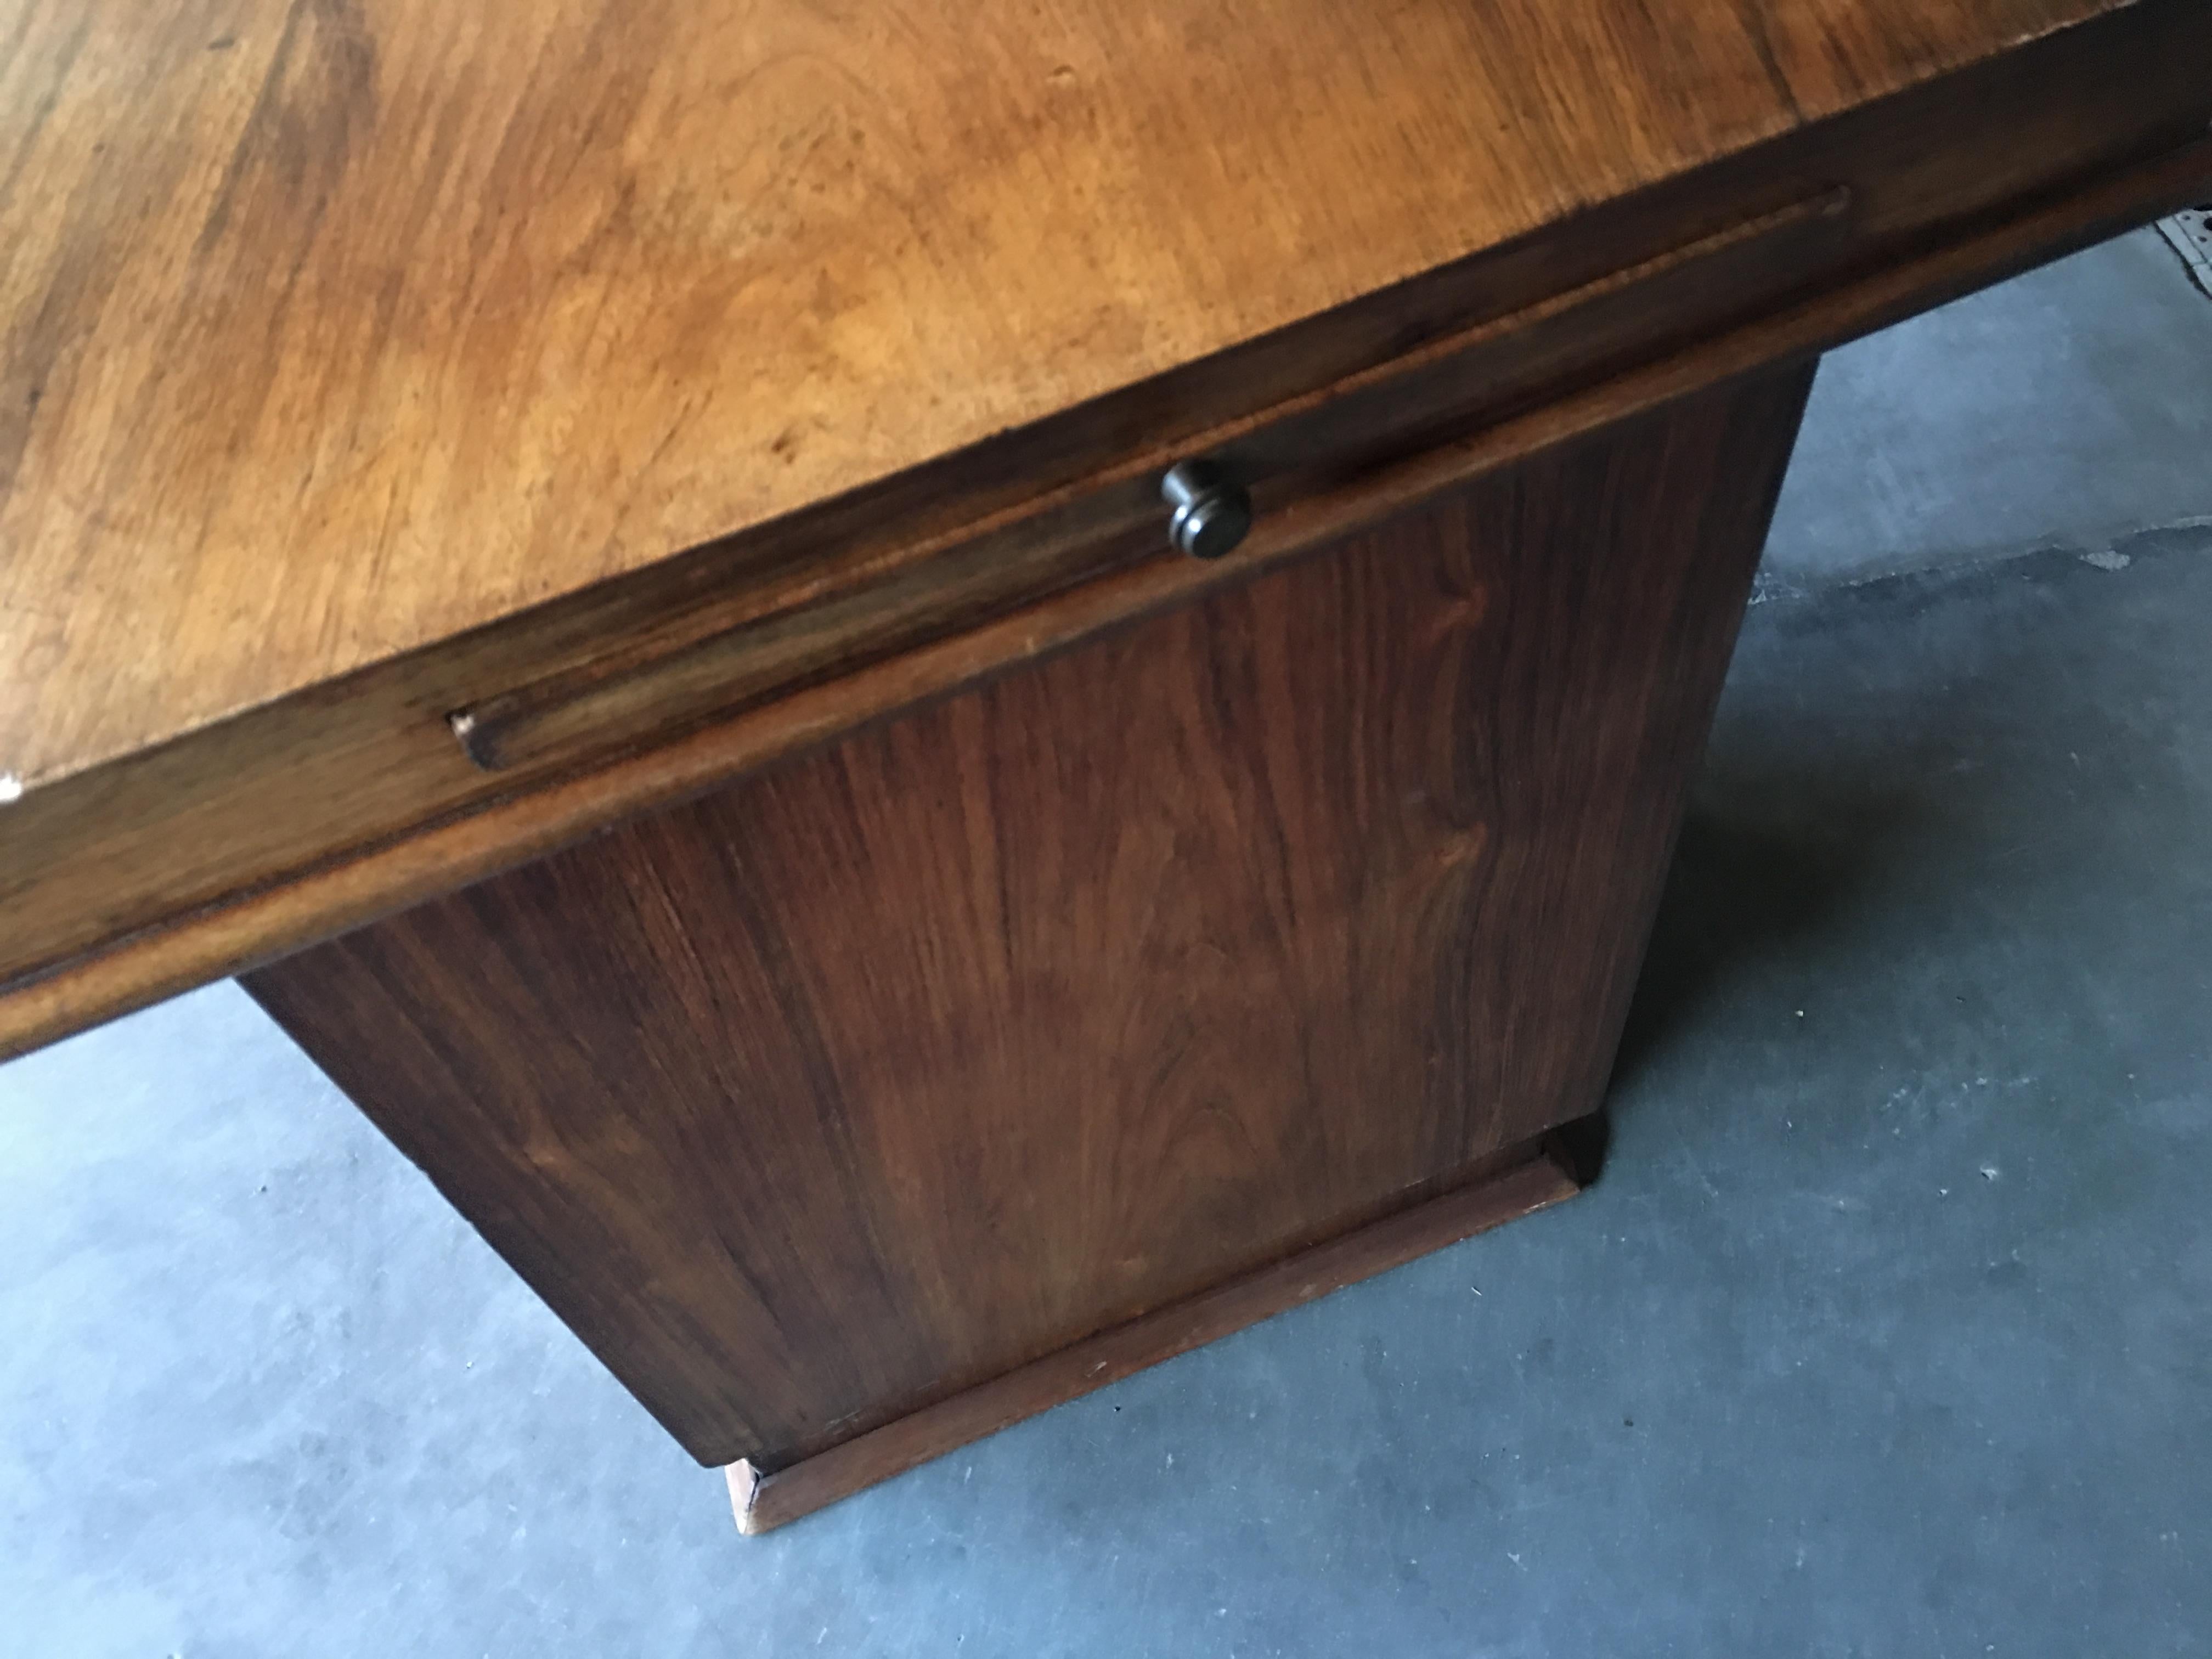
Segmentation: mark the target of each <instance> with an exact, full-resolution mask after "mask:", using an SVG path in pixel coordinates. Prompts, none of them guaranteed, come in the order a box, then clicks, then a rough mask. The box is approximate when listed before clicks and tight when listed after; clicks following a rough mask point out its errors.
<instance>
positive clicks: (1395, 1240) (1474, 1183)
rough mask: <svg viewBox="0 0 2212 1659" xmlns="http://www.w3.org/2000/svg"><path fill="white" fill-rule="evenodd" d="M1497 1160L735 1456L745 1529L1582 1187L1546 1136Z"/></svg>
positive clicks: (771, 1523)
mask: <svg viewBox="0 0 2212 1659" xmlns="http://www.w3.org/2000/svg"><path fill="white" fill-rule="evenodd" d="M1517 1150H1518V1149H1516V1151H1517ZM1500 1162H1501V1164H1502V1167H1501V1168H1499V1169H1498V1170H1496V1171H1494V1172H1493V1171H1485V1172H1484V1173H1483V1174H1480V1175H1479V1176H1475V1177H1474V1178H1473V1179H1471V1180H1470V1181H1468V1183H1467V1184H1466V1185H1465V1186H1462V1187H1460V1188H1455V1190H1453V1191H1451V1192H1448V1193H1444V1194H1440V1195H1439V1196H1437V1197H1435V1198H1432V1199H1429V1200H1426V1201H1425V1202H1423V1203H1419V1204H1415V1205H1413V1206H1411V1207H1410V1208H1407V1209H1403V1210H1398V1211H1395V1212H1392V1213H1390V1214H1389V1215H1387V1216H1384V1217H1383V1218H1382V1219H1381V1220H1379V1221H1371V1222H1369V1223H1368V1224H1367V1225H1365V1226H1364V1227H1357V1228H1354V1229H1353V1230H1352V1231H1351V1232H1349V1233H1346V1234H1345V1235H1344V1236H1343V1237H1339V1238H1333V1239H1330V1240H1328V1242H1327V1243H1321V1244H1316V1245H1315V1246H1313V1247H1312V1248H1311V1249H1306V1250H1302V1251H1300V1252H1299V1253H1298V1254H1297V1255H1293V1256H1291V1257H1289V1258H1288V1259H1286V1260H1285V1261H1278V1262H1274V1263H1272V1264H1271V1265H1269V1266H1267V1267H1261V1268H1260V1269H1258V1270H1257V1271H1255V1272H1253V1273H1247V1274H1245V1275H1244V1276H1243V1277H1242V1278H1239V1279H1231V1280H1230V1281H1229V1282H1228V1283H1227V1284H1225V1285H1217V1286H1216V1287H1214V1288H1213V1289H1212V1290H1210V1291H1200V1293H1199V1294H1198V1295H1196V1296H1194V1297H1188V1298H1186V1299H1185V1300H1183V1301H1181V1302H1176V1303H1170V1304H1169V1305H1168V1306H1166V1307H1164V1308H1157V1309H1154V1310H1152V1312H1150V1313H1146V1314H1140V1315H1139V1316H1137V1317H1136V1318H1134V1319H1133V1320H1131V1321H1129V1322H1127V1324H1123V1325H1116V1326H1115V1327H1114V1328H1112V1329H1110V1330H1104V1331H1101V1332H1099V1333H1098V1334H1097V1335H1095V1336H1089V1337H1085V1339H1084V1340H1082V1341H1080V1342H1077V1343H1073V1344H1071V1345H1070V1346H1067V1347H1065V1348H1062V1349H1061V1350H1060V1352H1057V1353H1054V1354H1048V1355H1047V1356H1046V1357H1045V1358H1042V1359H1039V1360H1035V1361H1032V1362H1031V1363H1030V1364H1027V1365H1024V1366H1022V1367H1021V1368H1019V1369H1018V1370H1012V1371H1009V1372H1008V1373H1006V1375H1005V1376H998V1377H994V1378H992V1379H991V1380H990V1381H989V1382H987V1383H978V1384H977V1385H976V1386H975V1387H974V1388H972V1389H967V1390H966V1391H965V1392H963V1393H961V1394H957V1395H953V1396H952V1397H951V1399H950V1400H945V1401H939V1402H938V1403H937V1404H936V1405H934V1406H930V1407H925V1408H923V1409H922V1410H921V1411H918V1412H915V1413H911V1414H910V1415H908V1416H906V1417H902V1418H898V1419H894V1420H893V1421H891V1422H889V1423H886V1424H884V1425H883V1426H882V1427H881V1428H878V1429H872V1430H870V1431H868V1432H867V1433H866V1434H863V1435H859V1436H856V1437H854V1438H853V1439H851V1440H848V1441H844V1442H842V1443H839V1444H837V1445H835V1446H832V1447H831V1448H829V1450H827V1451H824V1452H819V1453H817V1454H816V1455H814V1456H812V1457H809V1458H804V1459H802V1460H800V1461H799V1462H796V1463H793V1464H790V1465H788V1466H787V1467H785V1468H778V1469H763V1468H756V1467H755V1466H754V1465H752V1464H750V1463H747V1462H738V1463H732V1464H731V1465H730V1466H729V1468H727V1469H726V1471H725V1472H724V1473H725V1474H726V1477H727V1479H728V1482H729V1488H730V1507H731V1508H732V1510H733V1511H734V1512H735V1513H736V1516H737V1520H738V1530H739V1531H740V1532H744V1533H763V1532H769V1531H771V1530H773V1529H774V1528H777V1527H781V1526H786V1525H787V1524H789V1523H790V1522H793V1521H796V1520H799V1518H800V1517H801V1516H808V1515H811V1514H812V1513H813V1512H814V1511H815V1510H818V1509H823V1508H824V1507H826V1506H827V1505H829V1504H834V1503H836V1502H837V1501H838V1500H839V1499H840V1498H850V1497H851V1496H852V1495H853V1494H854V1492H860V1491H862V1490H863V1489H865V1488H866V1487H868V1486H874V1485H875V1484H876V1483H877V1482H878V1481H881V1480H889V1479H890V1478H891V1477H892V1476H893V1475H896V1474H904V1473H905V1472H906V1471H907V1470H908V1469H910V1468H915V1467H916V1466H917V1465H919V1464H921V1463H926V1462H929V1460H930V1459H932V1458H934V1457H942V1456H943V1455H945V1453H946V1452H949V1451H951V1450H953V1449H955V1448H957V1447H960V1446H964V1445H966V1444H968V1443H969V1442H970V1441H974V1440H980V1439H981V1438H982V1437H984V1436H985V1435H988V1434H995V1433H997V1432H998V1431H1000V1429H1003V1428H1006V1427H1007V1426H1008V1425H1011V1424H1014V1423H1018V1422H1020V1421H1021V1420H1022V1419H1024V1418H1025V1417H1034V1416H1036V1414H1037V1413H1039V1412H1042V1411H1045V1410H1048V1409H1049V1408H1050V1407H1054V1406H1057V1405H1060V1404H1062V1403H1064V1402H1066V1401H1070V1400H1079V1399H1080V1398H1082V1397H1083V1396H1084V1395H1086V1394H1091V1393H1095V1392H1096V1391H1097V1390H1098V1389H1103V1388H1105V1387H1106V1386H1107V1385H1108V1384H1109V1383H1116V1382H1119V1381H1120V1380H1121V1378H1122V1377H1125V1376H1129V1375H1130V1374H1131V1373H1132V1372H1134V1371H1139V1370H1144V1369H1145V1367H1146V1366H1147V1365H1157V1364H1159V1363H1160V1362H1161V1361H1163V1360H1166V1359H1172V1358H1175V1357H1176V1355H1177V1354H1181V1353H1188V1352H1190V1350H1191V1349H1193V1348H1196V1347H1200V1346H1204V1345H1205V1344H1206V1343H1208V1342H1212V1341H1213V1340H1216V1339H1217V1338H1218V1337H1223V1336H1226V1335H1228V1334H1230V1333H1231V1331H1237V1330H1241V1329H1243V1328H1244V1327H1245V1326H1247V1325H1251V1324H1255V1323H1257V1322H1259V1321H1261V1320H1262V1319H1267V1318H1270V1317H1272V1316H1274V1315H1276V1314H1279V1313H1281V1312H1284V1311H1285V1310H1287V1309H1291V1308H1295V1307H1299V1306H1302V1305H1303V1304H1306V1303H1308V1302H1310V1301H1312V1300H1314V1299H1315V1298H1316V1297H1322V1296H1326V1295H1328V1293H1329V1292H1330V1291H1338V1290H1341V1289H1343V1288H1344V1287H1345V1286H1346V1285H1356V1284H1358V1282H1359V1281H1360V1280H1361V1279H1372V1278H1373V1277H1375V1275H1376V1274H1377V1273H1387V1272H1389V1270H1390V1269H1391V1268H1393V1267H1402V1266H1403V1265H1404V1264H1405V1263H1407V1262H1408V1261H1413V1259H1414V1258H1415V1257H1417V1256H1422V1255H1427V1254H1428V1253H1429V1252H1430V1251H1431V1250H1440V1249H1443V1247H1444V1246H1446V1245H1447V1244H1456V1243H1459V1242H1460V1241H1461V1240H1462V1239H1464V1238H1470V1237H1474V1235H1475V1234H1476V1233H1479V1232H1483V1231H1487V1230H1488V1229H1490V1228H1492V1227H1495V1226H1498V1225H1500V1224H1502V1223H1504V1222H1507V1221H1512V1220H1516V1219H1518V1218H1520V1217H1522V1216H1525V1215H1528V1214H1531V1213H1533V1212H1535V1211H1537V1210H1541V1209H1544V1208H1546V1207H1547V1206H1551V1205H1553V1204H1557V1203H1559V1201H1560V1200H1563V1199H1567V1198H1571V1197H1573V1196H1574V1194H1576V1193H1577V1192H1578V1191H1580V1190H1581V1184H1580V1182H1578V1181H1577V1179H1576V1177H1575V1176H1574V1175H1573V1174H1572V1173H1571V1170H1570V1169H1569V1167H1568V1165H1567V1164H1565V1162H1564V1161H1563V1160H1562V1159H1560V1158H1559V1157H1557V1156H1555V1155H1554V1154H1553V1153H1552V1152H1549V1151H1547V1150H1545V1149H1543V1148H1542V1147H1541V1146H1540V1147H1539V1148H1537V1149H1536V1152H1535V1155H1534V1157H1528V1158H1517V1159H1516V1158H1512V1157H1510V1155H1509V1157H1508V1158H1504V1159H1502V1160H1500Z"/></svg>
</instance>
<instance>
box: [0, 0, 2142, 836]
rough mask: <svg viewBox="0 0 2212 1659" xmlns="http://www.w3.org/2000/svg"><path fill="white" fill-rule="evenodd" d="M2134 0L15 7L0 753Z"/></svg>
mask: <svg viewBox="0 0 2212 1659" xmlns="http://www.w3.org/2000/svg"><path fill="white" fill-rule="evenodd" d="M2120 6H2121V0H1411V3H1407V4H1403V5H1399V6H1395V7H1385V8H1376V7H1369V6H1346V5H1342V4H1340V3H1334V0H1269V3H1265V4H1260V3H1250V0H1211V3H1206V4H1203V5H1201V4H1197V3H1190V0H1162V3H1152V4H1149V5H1147V4H1142V3H1139V4H1129V3H1126V0H1021V3H1015V0H957V3H954V0H902V3H896V4H883V5H848V4H839V3H830V0H821V3H810V0H752V3H743V0H690V3H686V4H683V5H675V4H669V3H663V0H623V3H615V0H541V3H537V4H531V5H492V4H489V3H482V0H464V3H458V4H456V3H451V0H435V3H434V0H175V3H162V4H155V3H152V0H0V40H5V41H6V43H7V45H6V49H5V50H4V51H0V329H4V336H0V338H3V339H4V344H3V345H0V779H8V780H12V782H10V783H9V785H8V786H7V787H9V792H10V793H14V792H15V788H16V787H36V786H37V785H38V784H40V783H41V782H43V781H49V780H53V779H58V778H61V777H65V776H68V775H71V774H73V773H76V772H79V771H82V770H83V769H88V768H90V767H94V766H96V765H98V764H100V763H102V762H103V761H106V760H110V759H112V758H114V757H119V756H124V755H128V754H132V753H135V752H137V751H139V750H144V749H146V748H149V747H150V746H152V745H155V744H160V743H161V742H163V741H164V740H166V739H168V738H173V737H176V736H178V735H179V734H182V733H184V732H190V731H191V730H194V729H195V728H197V727H199V726H204V725H205V724H207V723H208V722H210V721H212V720H217V719H220V718H222V716H224V715H226V714H231V713H234V712H236V711H239V710H242V709H245V708H251V707H253V706H256V705H258V704H261V703H264V702H270V701H271V700H274V699H276V698H279V697H282V696H286V695H287V694H289V693H292V692H295V691H298V690H301V689H303V688H307V687H310V686H313V685H316V684H320V683H322V682H324V681H326V680H328V679H330V678H332V677H334V676H337V675H339V674H342V673H344V672H345V671H348V670H350V669H353V668H356V667H358V666H361V665H364V664H367V663H370V662H373V661H375V660H378V659H383V658H386V657H390V656H392V655H394V654H396V653H403V652H406V651H408V650H410V649H412V648H415V647H422V646H425V645H428V644H430V643H433V642H435V641H441V640H443V639H446V638H448V637H450V636H452V635H455V634H457V633H459V632H461V631H462V630H465V629H471V628H472V627H476V626H477V625H480V624H483V623H489V622H492V621H495V620H496V619H498V618H500V617H503V616H505V615H507V614H508V613H510V612H512V611H515V610H517V609H518V608H520V607H523V606H526V605H531V604H532V603H535V602H538V601H540V600H544V599H550V598H553V597H555V596H557V595H561V594H564V593H568V592H574V591H575V590H577V589H580V588H582V587H585V586H590V585H592V584H593V583H595V582H599V581H601V580H605V579H608V578H611V577H615V576H618V575H621V574H624V573H628V572H632V571H635V570H637V569H638V568H641V567H643V566H645V565H648V564H651V563H653V562H656V561H659V560H660V559H663V558H665V557H666V556H669V555H671V554H672V553H674V552H676V551H678V550H682V549H684V548H686V547H688V546H691V545H694V544H698V543H701V542H702V541H705V540H707V539H708V538H714V537H717V536H721V535H726V534H728V533H731V532H737V531H740V530H743V529H744V528H746V527H748V526H757V525H760V524H762V523H764V522H766V521H768V520H774V519H776V518H778V517H780V516H781V515H784V514H787V513H791V512H793V511H794V510H797V509H799V508H801V507H805V506H807V505H809V504H810V503H814V502H817V501H822V500H823V499H825V498H828V497H831V496H835V495H839V494H841V493H842V492H845V491H848V490H850V489H854V488H856V487H858V486H860V485H863V484H866V483H869V482H871V481H874V480H879V479H882V478H884V477H889V476H891V475H895V474H897V473H900V472H902V471H907V470H909V469H912V468H915V467H916V466H918V465H921V464H923V463H925V462H927V461H930V460H931V459H933V458H937V457H941V456H944V455H946V454H948V453H951V452H954V451H957V450H959V449H961V448H962V447H965V446H969V445H971V444H974V443H975V442H977V441H981V440H983V439H985V438H987V437H988V436H990V435H993V434H995V433H999V432H1001V431H1005V430H1007V429H1011V428H1023V427H1024V426H1026V425H1028V424H1030V423H1032V422H1037V421H1039V420H1041V419H1042V418H1044V417H1046V416H1050V415H1052V414H1054V413H1055V412H1057V411H1060V410H1064V409H1066V408H1068V407H1070V406H1073V405H1076V404H1083V403H1085V401H1086V400H1091V399H1094V398H1100V397H1102V396H1103V395H1106V394H1108V393H1110V392H1114V391H1115V390H1116V389H1118V388H1122V387H1126V386H1131V385H1133V384H1136V383H1139V382H1142V381H1144V380H1147V379H1148V378H1150V377H1154V376H1157V375H1159V374H1163V373H1164V372H1166V371H1169V370H1171V369H1173V368H1176V367H1178V366H1179V365H1182V364H1186V363H1188V362H1192V361H1194V360H1195V359H1199V358H1202V357H1205V356H1208V355H1210V354H1212V353H1215V352H1218V351H1220V350H1222V349H1225V348H1228V347H1231V346H1232V345H1234V344H1236V343H1239V342H1242V341H1246V340H1249V339H1251V338H1253V337H1256V336H1260V335H1262V334H1265V333H1267V332H1268V331H1273V330H1276V329H1279V328H1282V327H1284V326H1286V325H1290V324H1292V323H1294V322H1296V321H1297V320H1298V319H1304V318H1308V317H1310V316H1313V315H1315V314H1316V313H1322V312H1324V311H1326V310H1328V308H1330V307H1335V306H1338V305H1340V304H1343V303H1344V302H1346V301H1350V300H1352V299H1355V298H1357V297H1358V296H1361V295H1366V294H1369V293H1371V292H1373V291H1375V290H1376V289H1381V288H1383V287H1385V286H1387V285H1389V284H1391V283H1396V282H1399V281H1401V280H1403V279H1406V278H1408V277H1411V276H1415V275H1418V274H1419V273H1420V272H1423V271H1425V270H1430V269H1432V268H1434V267H1437V266H1438V265H1440V264H1445V263H1446V262H1449V261H1452V260H1455V259H1459V258H1464V257H1466V256H1468V255H1469V254H1471V253H1474V252H1480V250H1483V249H1485V248H1488V247H1492V246H1497V245H1498V244H1501V243H1504V242H1506V241H1509V240H1512V239H1515V238H1516V237H1521V236H1523V235H1526V234H1528V233H1530V232H1532V231H1534V230H1537V229H1539V228H1541V227H1543V226H1545V225H1546V224H1547V223H1550V222H1554V221H1557V220H1559V219H1560V218H1562V217H1563V216H1566V215H1568V214H1570V213H1571V212H1573V211H1575V210H1577V209H1579V208H1583V207H1585V206H1588V205H1590V204H1596V203H1601V202H1604V201H1607V200H1608V199H1610V198H1613V197H1617V196H1620V195H1621V194H1623V193H1626V192H1627V191H1632V190H1635V189H1637V188H1638V187H1639V186H1643V185H1648V184H1650V183H1652V182H1654V181H1656V180H1659V179H1665V178H1668V177H1669V176H1672V175H1674V174H1678V173H1682V172H1684V171H1686V170H1687V169H1689V168H1692V167H1696V166H1698V165H1699V164H1700V163H1702V162H1705V161H1710V160H1711V159H1713V158H1716V157H1717V156H1720V155H1725V154H1728V153H1730V152H1733V151H1735V150H1740V149H1743V148H1745V147H1747V146H1748V145H1751V144H1753V143H1758V142H1759V141H1761V140H1762V139H1765V138H1768V137H1772V136H1774V135H1776V134H1778V133H1779V132H1782V131H1785V130H1787V129H1789V128H1791V127H1793V126H1796V125H1802V124H1803V123H1806V122H1808V121H1811V120H1814V119H1817V118H1820V117H1822V116H1825V115H1828V114H1831V113H1834V112H1838V111H1840V110H1843V109H1844V108H1847V107H1850V106H1854V105H1857V104H1861V103H1863V102H1865V101H1867V100H1870V99H1873V98H1875V97H1878V96H1881V95H1882V94H1886V93H1887V92H1890V91H1893V90H1895V89H1897V88H1901V87H1904V86H1905V85H1908V84H1910V83H1912V82H1917V81H1920V80H1923V79H1925V78H1927V77H1929V76H1933V75H1936V74H1938V73H1941V72H1942V71H1943V70H1948V69H1950V68H1954V67H1956V66H1958V65H1960V64H1964V63H1966V62H1969V61H1972V60H1973V59H1976V58H1981V57H1986V56H1989V55H1990V54H1992V53H1994V52H1998V51H2000V50H2002V49H2003V48H2005V47H2007V46H2012V45H2015V44H2017V43H2019V42H2021V41H2022V40H2027V39H2028V38H2031V37H2033V36H2036V35H2039V34H2042V33H2048V32H2051V31H2053V30H2056V29H2059V28H2063V27H2067V26H2069V25H2070V24H2073V23H2075V22H2079V21H2083V20H2085V19H2087V17H2090V16H2092V15H2096V14H2099V13H2101V12H2106V11H2110V10H2114V9H2120Z"/></svg>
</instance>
